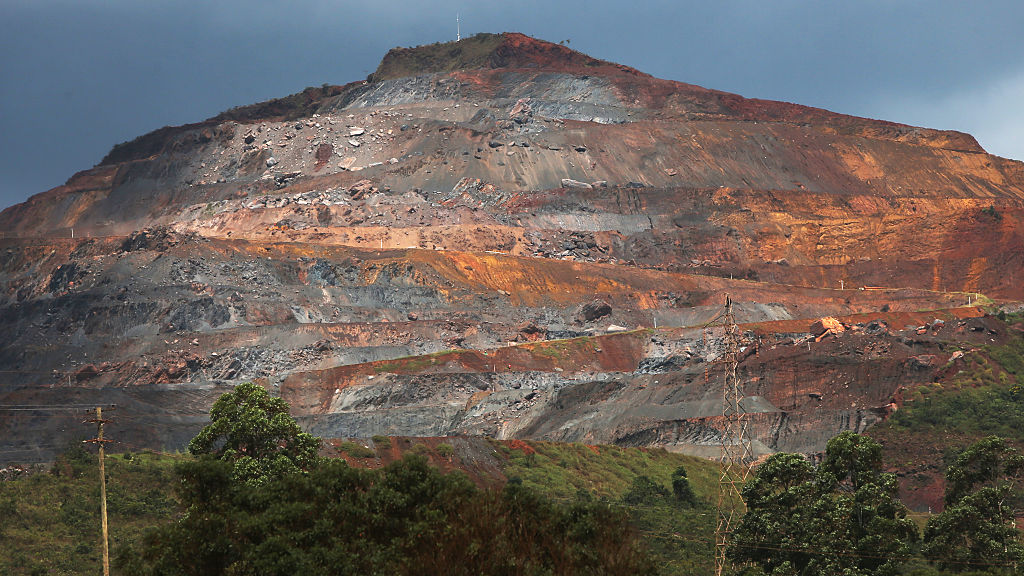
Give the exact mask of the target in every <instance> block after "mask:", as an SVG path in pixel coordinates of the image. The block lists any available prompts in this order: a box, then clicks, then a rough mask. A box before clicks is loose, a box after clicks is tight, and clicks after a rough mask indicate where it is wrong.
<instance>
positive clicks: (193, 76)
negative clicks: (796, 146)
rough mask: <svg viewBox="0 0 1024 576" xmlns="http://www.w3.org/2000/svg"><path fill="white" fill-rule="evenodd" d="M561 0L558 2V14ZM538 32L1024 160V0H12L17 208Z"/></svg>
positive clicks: (3, 43) (5, 97) (3, 193)
mask: <svg viewBox="0 0 1024 576" xmlns="http://www.w3.org/2000/svg"><path fill="white" fill-rule="evenodd" d="M552 4H553V5H552ZM456 12H459V13H460V15H461V19H462V23H463V25H462V31H463V33H464V35H469V34H472V33H475V32H482V31H485V32H502V31H510V30H514V31H520V32H524V33H527V34H530V35H533V36H537V37H540V38H543V39H546V40H551V41H560V40H566V39H568V40H570V41H571V44H570V45H571V47H573V48H575V49H578V50H581V51H583V52H587V53H589V54H591V55H593V56H595V57H598V58H603V59H606V60H612V61H615V62H620V63H623V64H627V65H629V66H633V67H635V68H638V69H640V70H643V71H645V72H649V73H651V74H654V75H656V76H659V77H663V78H670V79H673V80H681V81H684V82H690V83H694V84H700V85H703V86H707V87H709V88H716V89H720V90H728V91H732V92H737V93H739V94H742V95H744V96H750V97H759V98H770V99H777V100H785V101H790V102H799V103H801V104H808V105H812V106H820V107H823V108H828V109H831V110H835V111H838V112H844V113H850V114H856V115H861V116H868V117H875V118H884V119H887V120H893V121H897V122H905V123H911V124H917V125H924V126H929V127H936V128H954V129H958V130H963V131H967V132H971V133H972V134H974V135H975V136H976V137H977V138H978V139H979V141H980V142H981V143H982V145H983V146H985V147H986V148H987V149H989V150H990V151H992V152H993V153H997V154H1000V155H1003V156H1008V157H1013V158H1024V143H1022V141H1021V137H1020V136H1019V134H1021V133H1022V132H1021V130H1020V128H1022V126H1021V124H1022V123H1024V120H1022V119H1021V118H1022V114H1021V113H1020V107H1019V105H1018V104H1017V103H1018V102H1021V101H1022V99H1021V98H1020V96H1021V93H1022V84H1024V83H1022V81H1021V78H1024V63H1022V62H1021V60H1020V54H1022V53H1024V35H1021V34H1020V33H1019V31H1020V30H1021V29H1024V4H1021V3H1020V2H1017V1H1016V0H1002V1H989V2H985V3H966V2H960V1H945V0H943V1H939V0H934V1H924V0H903V1H893V0H861V1H859V2H845V3H839V2H820V1H813V0H773V1H772V2H764V1H763V0H721V1H718V2H705V1H695V0H694V1H679V0H673V1H650V2H621V1H615V2H613V1H610V0H567V1H563V2H557V3H551V2H546V1H539V0H521V1H520V2H515V3H508V2H473V3H469V2H456V1H448V0H443V1H437V2H422V1H416V2H412V1H389V2H377V3H367V2H338V1H336V0H335V1H322V0H296V1H293V2H287V3H285V2H277V1H273V2H272V1H269V0H247V1H243V0H220V1H219V2H187V1H184V0H148V1H147V2H138V1H136V0H104V1H100V0H73V1H72V0H35V1H33V2H23V1H21V0H0V174H2V175H3V181H2V184H0V207H2V206H7V205H9V204H13V203H16V202H19V201H21V200H23V199H24V198H26V197H27V196H29V195H30V194H33V193H36V192H41V191H43V190H45V189H47V188H50V187H52V186H55V185H58V184H60V183H62V182H63V181H64V180H66V179H67V178H68V177H69V176H70V175H71V174H72V173H74V172H76V171H78V170H82V169H85V168H89V167H90V166H92V165H94V164H95V163H96V162H98V161H99V160H100V158H102V156H103V155H104V154H105V153H106V152H107V151H108V150H109V149H110V147H111V146H112V145H114V144H116V143H118V142H122V141H125V140H129V139H131V138H133V137H135V136H138V135H140V134H142V133H144V132H147V131H149V130H152V129H155V128H159V127H161V126H164V125H168V124H182V123H186V122H194V121H198V120H201V119H203V118H206V117H209V116H212V115H214V114H216V113H217V112H220V111H222V110H224V109H226V108H229V107H231V106H236V105H242V104H248V103H252V102H255V101H259V100H265V99H268V98H273V97H277V96H283V95H286V94H289V93H292V92H295V91H298V90H301V89H302V88H303V87H305V86H315V85H319V84H321V83H323V82H331V83H344V82H349V81H353V80H358V79H360V78H363V77H365V76H366V74H368V73H369V72H371V71H373V69H375V68H376V66H377V63H378V62H379V60H380V58H381V57H382V56H383V55H384V53H385V52H386V51H387V50H388V49H389V48H391V47H393V46H398V45H401V46H414V45H418V44H425V43H430V42H435V41H443V40H450V39H454V35H455V13H456Z"/></svg>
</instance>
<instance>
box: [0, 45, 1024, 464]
mask: <svg viewBox="0 0 1024 576" xmlns="http://www.w3.org/2000/svg"><path fill="white" fill-rule="evenodd" d="M1022 201H1024V164H1022V163H1020V162H1015V161H1011V160H1006V159H1003V158H998V157H995V156H991V155H989V154H986V153H985V151H984V150H983V149H981V147H980V146H979V145H978V144H977V142H976V141H975V140H974V139H973V138H972V137H971V136H969V135H966V134H961V133H957V132H948V131H939V130H931V129H927V128H916V127H911V126H906V125H902V124H895V123H891V122H884V121H878V120H869V119H864V118H855V117H851V116H844V115H841V114H836V113H833V112H828V111H824V110H819V109H814V108H809V107H804V106H799V105H795V104H788V103H780V102H770V101H762V100H751V99H745V98H742V97H739V96H736V95H733V94H727V93H723V92H717V91H714V90H708V89H705V88H701V87H698V86H693V85H689V84H683V83H679V82H672V81H667V80H660V79H657V78H653V77H651V76H649V75H646V74H643V73H641V72H638V71H636V70H633V69H631V68H628V67H625V66H621V65H617V64H612V63H608V62H603V61H600V60H596V59H593V58H590V57H588V56H585V55H583V54H579V53H577V52H573V51H571V50H569V49H568V48H565V47H563V46H559V45H555V44H550V43H547V42H542V41H539V40H535V39H532V38H529V37H526V36H522V35H518V34H503V35H479V36H476V37H473V38H470V39H466V40H463V41H461V42H457V43H449V44H439V45H433V46H426V47H419V48H410V49H395V50H393V51H391V52H389V53H388V54H387V55H386V56H385V58H384V59H383V61H382V63H381V65H380V67H379V68H378V70H377V71H376V72H375V73H374V74H372V75H371V76H370V77H369V78H368V79H367V80H366V81H358V82H353V83H350V84H347V85H344V86H332V85H324V86H323V87H321V88H309V89H306V90H305V91H303V92H300V93H298V94H295V95H292V96H288V97H286V98H282V99H279V100H273V101H270V102H264V103H260V104H254V105H250V106H243V107H240V108H235V109H232V110H229V111H227V112H225V113H223V114H221V115H219V116H217V117H215V118H211V119H209V120H205V121H203V122H199V123H197V124H192V125H187V126H181V127H169V128H164V129H161V130H157V131H155V132H153V133H150V134H147V135H144V136H141V137H139V138H137V139H136V140H134V141H132V142H128V143H125V144H122V145H119V146H117V147H115V148H114V149H113V150H112V151H111V152H110V154H109V155H108V156H107V157H106V158H105V159H104V161H103V162H102V163H101V164H100V165H99V166H97V167H95V168H92V169H90V170H86V171H83V172H81V173H79V174H76V175H74V176H73V177H71V179H69V180H68V182H67V183H66V184H65V185H63V186H60V187H58V188H55V189H53V190H50V191H47V192H44V193H42V194H39V195H36V196H34V197H32V198H31V199H29V200H28V201H27V202H25V203H23V204H20V205H18V206H14V207H11V208H9V209H7V210H5V211H4V212H3V213H0V232H2V236H3V237H2V239H0V318H3V325H4V327H5V328H6V330H4V332H3V333H2V334H0V368H2V370H0V401H2V402H3V403H5V404H10V405H19V406H40V405H46V406H56V405H78V404H90V405H91V404H94V403H115V404H118V414H119V415H122V416H123V419H122V421H121V422H119V423H118V426H119V429H118V433H117V436H118V437H119V439H121V440H122V441H123V442H125V445H126V446H127V447H131V448H136V447H137V448H143V447H154V448H159V447H168V448H181V447H182V446H183V445H184V443H185V442H186V441H187V439H188V438H190V437H191V435H192V434H194V432H195V431H196V430H198V428H199V427H200V426H201V425H202V423H203V422H204V421H205V419H206V411H207V410H208V408H209V405H210V404H211V403H212V401H213V399H214V398H215V397H216V396H217V395H219V394H220V393H221V392H223V391H225V390H227V389H229V388H230V386H232V385H234V384H236V383H238V382H242V381H248V380H256V381H258V382H261V383H263V384H265V385H266V386H268V387H270V388H271V389H273V390H274V391H275V392H276V393H278V394H280V395H282V396H284V397H285V398H286V399H287V400H288V401H289V402H291V403H292V406H293V410H294V412H295V415H296V416H298V417H299V418H300V420H301V421H302V422H303V423H304V425H305V426H306V427H307V428H308V429H309V430H311V431H313V432H315V433H317V434H321V435H328V436H338V437H342V436H353V437H356V436H360V437H362V436H367V437H368V436H372V435H374V434H400V435H431V436H440V435H450V434H485V435H491V436H497V437H506V438H513V437H528V438H546V439H557V440H570V441H581V442H588V443H621V444H631V445H658V446H667V447H670V448H672V449H678V450H685V451H688V452H693V453H698V454H706V455H714V454H717V450H718V449H719V448H718V447H719V446H720V444H721V442H722V441H723V438H722V434H721V422H720V421H719V420H720V418H719V415H720V414H721V412H722V406H721V397H722V395H721V376H722V370H723V364H722V363H721V355H722V351H723V345H722V338H723V334H722V330H721V329H720V328H718V329H710V330H705V329H702V328H701V326H703V325H704V324H706V323H708V321H710V320H712V319H713V318H715V317H716V316H717V315H718V314H719V313H720V312H721V309H722V306H723V304H724V302H725V295H726V294H730V295H731V298H732V300H733V301H734V302H735V312H736V317H737V320H738V321H739V322H740V323H742V324H744V326H742V327H741V329H742V330H741V331H743V332H744V338H743V342H742V343H741V344H742V346H743V349H744V353H743V354H742V358H741V361H740V364H739V374H740V375H741V378H742V380H743V382H744V386H745V394H746V396H747V399H746V400H745V410H746V411H748V412H750V413H751V414H754V416H751V429H752V431H754V432H755V434H756V446H757V449H758V451H759V452H760V453H767V452H771V451H775V450H798V451H804V452H809V453H813V452H816V451H819V450H821V449H822V448H823V446H824V442H825V441H826V440H827V439H828V438H829V437H830V436H832V435H834V434H835V433H837V432H839V431H842V430H848V429H853V430H863V429H865V428H866V427H868V426H870V425H871V424H872V423H874V422H877V421H879V420H881V419H884V418H885V417H887V415H888V414H890V413H891V412H892V411H893V410H896V409H898V408H899V406H900V405H901V403H902V398H903V394H904V392H905V390H906V389H907V388H908V387H913V386H914V385H916V384H918V383H922V382H930V381H933V380H935V379H937V378H938V379H941V378H943V377H944V374H946V372H947V371H948V367H947V361H948V360H949V352H948V351H947V348H948V344H949V343H950V342H960V343H965V344H967V343H982V342H985V341H986V339H989V340H991V339H994V338H999V337H1000V336H999V335H998V334H996V335H993V334H990V332H992V331H996V332H998V327H997V326H995V325H990V324H991V323H992V322H993V321H992V320H991V319H988V318H980V317H979V316H980V313H979V312H978V311H977V310H976V309H975V308H963V307H964V306H968V305H970V304H974V303H975V302H976V301H977V298H978V294H977V293H982V294H984V295H985V296H987V297H989V298H999V299H1009V300H1013V299H1021V298H1024V288H1022V286H1024V282H1022V280H1024V270H1022V268H1024V266H1022V264H1024V262H1022V260H1024V240H1022V224H1024V210H1022ZM922 310H932V311H933V312H920V311H922ZM826 316H829V317H835V318H836V320H837V321H838V322H840V323H841V324H843V326H845V328H846V329H845V330H843V331H834V332H829V333H828V334H825V335H824V336H823V335H822V334H820V333H815V331H814V330H813V329H812V324H813V323H814V322H815V321H816V320H819V319H820V318H822V317H826ZM937 319H939V320H942V322H943V324H942V326H941V327H939V328H934V327H933V326H938V325H935V324H934V321H935V320H937ZM754 323H756V324H754ZM922 327H924V328H926V329H925V330H924V333H923V334H922V333H921V329H922ZM641 328H642V329H643V330H640V331H637V329H641ZM974 328H978V329H977V330H975V329H974ZM11 414H13V416H12V417H11V418H5V419H3V421H2V422H0V431H2V432H3V434H2V435H0V453H2V454H14V455H15V456H13V457H11V458H8V459H9V460H24V461H31V460H45V459H47V458H49V457H51V456H52V454H53V453H54V451H55V450H58V449H60V448H61V447H62V446H63V443H65V442H66V441H68V440H70V439H72V438H74V437H77V436H78V435H80V434H79V432H80V426H79V422H78V421H79V420H80V418H78V416H77V415H75V414H73V413H72V412H68V413H66V414H65V413H63V412H60V411H54V410H49V411H38V412H33V411H31V410H26V411H19V412H12V413H11ZM111 433H112V434H113V433H114V432H113V428H112V431H111ZM0 458H7V457H6V456H0Z"/></svg>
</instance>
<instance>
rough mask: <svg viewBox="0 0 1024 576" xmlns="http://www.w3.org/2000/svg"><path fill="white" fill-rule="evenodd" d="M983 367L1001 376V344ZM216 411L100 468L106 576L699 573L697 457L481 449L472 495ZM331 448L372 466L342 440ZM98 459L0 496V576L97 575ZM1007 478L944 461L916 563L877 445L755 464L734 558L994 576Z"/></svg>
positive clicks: (975, 458) (1004, 524)
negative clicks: (170, 451) (488, 478)
mask: <svg viewBox="0 0 1024 576" xmlns="http://www.w3.org/2000/svg"><path fill="white" fill-rule="evenodd" d="M990 352H991V351H990ZM995 356H998V357H999V358H1000V360H999V361H998V365H999V366H1000V367H1003V366H1007V367H1010V368H1013V367H1014V366H1015V365H1014V362H1015V361H1016V360H1014V358H1016V356H1015V355H1014V353H1013V352H1012V350H1010V351H1006V350H1001V351H996V354H995ZM995 356H990V357H995ZM993 362H994V363H995V362H996V361H995V360H993ZM1004 371H1005V370H1004ZM1014 374H1015V375H1016V374H1017V373H1014ZM212 416H213V421H212V422H211V424H210V425H209V426H208V427H207V428H205V429H204V430H203V432H201V433H200V434H199V435H197V437H196V438H195V439H194V440H193V442H192V443H191V445H190V448H191V451H192V452H193V453H194V455H193V456H160V455H156V454H151V453H142V454H135V455H132V454H126V455H121V456H111V457H109V458H108V460H107V471H108V492H109V507H110V517H111V522H110V524H111V536H112V538H111V544H112V554H113V557H114V559H115V574H128V575H135V574H139V575H143V574H154V575H155V574H167V575H171V574H228V573H230V574H270V575H273V574H296V573H318V574H363V573H377V574H442V573H443V574H577V573H603V574H653V573H658V574H663V575H674V574H679V575H682V574H709V573H712V572H713V557H714V527H715V520H716V513H715V509H714V508H713V506H712V505H711V502H713V501H714V499H715V493H716V490H717V484H718V479H719V475H720V472H719V469H718V466H717V465H716V464H714V463H712V462H709V461H706V460H702V459H698V458H694V457H688V456H684V455H680V454H673V453H669V452H666V451H665V450H661V449H644V448H622V447H617V446H586V445H581V444H557V443H550V442H532V441H531V442H527V441H517V440H514V441H507V442H499V441H496V440H492V441H491V446H492V447H493V448H494V449H495V451H496V452H497V453H498V456H499V457H501V458H502V459H503V460H504V470H503V471H504V473H505V474H506V476H507V477H508V479H509V481H508V483H507V485H506V486H505V487H504V488H503V489H501V490H485V489H481V488H478V487H477V486H475V485H474V484H472V483H471V482H470V481H469V480H468V479H467V477H466V476H465V475H463V474H461V473H452V474H442V473H441V472H440V471H438V470H437V469H435V468H432V467H430V466H429V465H428V464H427V462H428V460H427V458H426V456H427V455H428V454H431V453H433V454H436V455H437V456H440V457H441V458H449V459H450V458H452V457H454V456H455V448H454V447H453V446H452V445H451V444H447V443H440V444H437V445H436V447H435V448H434V450H431V449H430V448H429V447H428V446H427V445H426V444H423V443H413V442H411V441H409V440H408V439H407V440H406V441H405V444H406V447H407V452H408V455H407V456H406V458H404V459H403V460H400V461H397V462H394V463H392V464H390V465H388V466H386V467H385V468H383V469H378V470H367V469H360V468H355V467H352V466H349V465H348V464H346V463H345V461H344V460H341V459H321V458H319V457H316V456H315V452H314V453H313V455H312V456H311V452H310V448H311V447H315V446H317V445H318V444H319V439H317V438H315V437H312V436H309V435H308V434H305V433H303V432H301V430H300V429H299V428H298V427H297V426H295V425H294V420H292V419H291V418H290V417H289V416H288V415H287V405H286V404H284V403H283V402H281V401H280V400H279V399H275V398H271V397H269V395H267V394H266V393H265V392H264V391H263V390H262V389H260V388H259V387H256V386H248V385H246V386H239V387H237V388H236V389H235V391H234V392H233V393H231V394H227V395H225V396H224V397H222V398H221V400H220V401H218V403H217V404H216V405H215V410H214V411H213V413H212ZM390 443H391V440H390V439H389V438H387V437H383V436H381V437H375V438H374V444H375V445H377V446H385V445H386V446H390ZM338 448H339V449H340V450H341V451H343V452H346V453H347V454H349V455H350V456H354V457H358V458H363V457H369V456H372V455H373V451H372V450H370V449H368V448H366V447H364V446H361V445H359V444H356V443H354V442H347V443H343V444H341V445H339V446H338ZM367 453H368V454H367ZM95 460H96V458H95V456H94V455H91V454H89V453H87V452H85V451H84V450H82V449H81V448H80V447H77V446H76V447H74V448H72V449H71V450H69V451H68V452H67V454H65V455H64V456H62V457H61V458H60V460H59V461H58V462H57V463H56V464H55V465H54V466H53V469H52V472H51V473H50V474H36V475H31V476H26V477H23V478H20V479H18V480H12V481H7V482H2V483H0V512H2V513H4V522H3V523H0V573H3V574H79V573H81V574H85V573H95V572H97V571H98V567H99V552H98V551H99V530H98V524H99V518H98V504H97V503H98V496H99V494H98V486H97V484H98V482H97V478H96V475H97V467H96V462H95ZM1022 474H1024V458H1021V457H1020V456H1019V455H1017V453H1016V452H1015V451H1014V450H1013V448H1012V446H1010V445H1009V444H1007V443H1005V442H1003V441H1002V440H999V439H996V438H989V439H986V440H985V441H983V442H982V443H980V444H978V445H976V446H973V447H971V449H969V450H968V451H967V452H965V453H964V454H962V455H960V456H959V457H957V458H956V461H955V463H954V464H953V465H952V466H951V467H950V469H949V472H948V481H947V486H948V491H947V494H946V500H947V511H946V512H944V513H943V514H941V515H939V516H936V517H933V518H932V519H931V520H930V521H929V522H928V524H927V529H926V530H925V540H924V543H923V544H922V545H921V547H920V552H921V553H920V554H915V553H914V552H915V550H918V549H917V548H915V545H914V541H915V540H916V535H917V532H918V530H917V526H915V525H914V523H913V522H911V521H910V520H909V519H908V517H907V511H906V509H905V507H904V506H903V505H902V504H901V503H900V502H899V501H898V500H897V499H896V484H895V478H894V477H893V475H891V474H886V473H882V472H881V448H880V446H879V444H877V443H876V442H874V441H873V440H871V439H870V438H867V437H865V436H859V435H856V434H852V433H844V434H842V435H840V436H837V437H836V438H833V439H832V440H831V441H830V442H829V444H828V448H827V451H826V457H825V459H824V461H823V462H822V463H821V464H820V465H819V466H817V467H815V466H812V465H811V464H810V463H809V462H808V461H807V460H806V459H804V458H803V457H802V456H799V455H795V454H776V455H774V456H772V457H771V458H769V459H768V460H767V461H766V462H765V463H764V464H762V465H761V466H760V467H759V469H758V471H757V474H756V476H755V478H754V479H753V480H752V481H751V482H750V483H748V485H747V486H746V487H745V489H744V497H745V499H746V504H747V507H748V513H747V515H746V516H745V517H744V518H743V520H742V523H741V524H740V526H739V527H738V528H737V529H736V530H735V532H734V540H733V546H732V548H731V555H732V557H733V558H734V559H735V560H736V561H737V562H739V563H742V564H741V565H738V566H737V567H736V569H737V570H738V572H737V573H742V574H746V575H748V576H753V575H756V574H771V575H773V576H774V575H781V574H787V575H789V574H792V575H800V576H812V575H824V574H847V575H850V576H858V575H882V574H892V575H895V574H903V575H912V576H935V575H939V574H949V573H953V572H959V571H960V570H962V569H965V568H986V567H987V568H989V569H991V571H990V572H986V574H1003V573H1006V574H1009V573H1010V572H999V571H998V570H999V569H1000V568H1001V567H1003V566H1008V565H1010V564H1011V563H1012V562H1015V561H1016V562H1018V563H1022V562H1024V548H1022V547H1021V542H1020V533H1019V531H1017V530H1015V529H1014V528H1013V527H1012V526H1011V525H1010V523H1009V520H1010V518H1011V516H1012V511H1013V510H1014V508H1015V507H1016V508H1020V506H1021V500H1020V499H1019V498H1018V497H1017V496H1016V495H1015V494H1014V493H1013V491H1012V484H1011V483H1010V480H1012V479H1014V478H1018V479H1019V478H1020V476H1021V475H1022ZM925 557H927V558H928V559H930V560H931V561H932V562H935V564H936V566H930V565H928V564H926V562H925ZM655 567H656V568H657V569H655ZM979 574H980V573H979Z"/></svg>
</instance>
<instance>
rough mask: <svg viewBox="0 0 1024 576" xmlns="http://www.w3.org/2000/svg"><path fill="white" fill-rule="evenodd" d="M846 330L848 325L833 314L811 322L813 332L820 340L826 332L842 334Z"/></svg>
mask: <svg viewBox="0 0 1024 576" xmlns="http://www.w3.org/2000/svg"><path fill="white" fill-rule="evenodd" d="M845 331H846V327H845V326H843V323H842V322H840V321H839V320H836V319H835V318H832V317H831V316H826V317H825V318H822V319H820V320H816V321H815V322H814V324H811V334H814V335H815V336H816V337H817V338H818V339H819V340H820V339H821V338H823V337H825V335H826V334H842V333H843V332H845Z"/></svg>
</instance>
